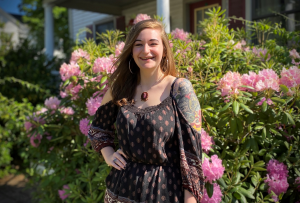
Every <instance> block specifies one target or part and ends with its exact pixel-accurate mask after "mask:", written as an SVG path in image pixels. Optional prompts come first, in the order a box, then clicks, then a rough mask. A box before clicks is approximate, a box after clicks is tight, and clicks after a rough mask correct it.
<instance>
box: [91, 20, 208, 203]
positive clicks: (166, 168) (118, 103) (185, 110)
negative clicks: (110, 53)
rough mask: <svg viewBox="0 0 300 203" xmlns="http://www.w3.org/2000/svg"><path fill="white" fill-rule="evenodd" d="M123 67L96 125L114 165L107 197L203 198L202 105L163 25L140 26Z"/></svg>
mask: <svg viewBox="0 0 300 203" xmlns="http://www.w3.org/2000/svg"><path fill="white" fill-rule="evenodd" d="M116 67H117V69H116V71H115V72H114V73H113V74H112V75H111V77H110V82H109V85H110V89H109V90H108V91H107V92H106V94H105V95H104V97H103V100H102V105H101V106H100V107H99V109H98V110H97V112H96V115H95V118H94V120H93V123H92V125H91V128H90V131H89V139H90V141H91V143H92V146H93V148H94V149H95V150H96V151H98V152H101V153H102V155H103V157H104V159H105V161H106V163H107V164H108V165H110V166H112V167H113V168H112V170H111V171H110V174H109V175H108V177H107V178H106V186H107V190H106V194H105V200H104V201H105V202H110V203H111V202H116V203H117V202H122V203H123V202H124V203H127V202H130V203H136V202H145V203H158V202H166V203H176V202H180V203H183V202H184V203H194V202H200V200H201V199H202V196H203V189H204V178H203V172H202V160H201V157H202V149H201V139H200V129H201V110H200V105H199V102H198V99H197V97H196V95H195V93H194V90H193V87H192V85H191V83H190V81H188V80H187V79H185V78H176V74H177V73H176V69H175V63H174V58H173V55H172V51H171V48H170V46H169V40H168V37H167V35H166V33H165V31H164V28H163V25H162V24H161V23H160V22H159V21H157V20H153V19H151V20H144V21H141V22H139V23H137V24H136V25H134V26H133V27H132V28H131V30H130V32H129V34H128V36H127V39H126V42H125V47H124V49H123V52H122V54H121V55H120V56H119V58H118V60H117V62H116ZM115 131H116V135H117V139H118V143H119V147H120V149H118V150H117V151H115V150H114V135H115Z"/></svg>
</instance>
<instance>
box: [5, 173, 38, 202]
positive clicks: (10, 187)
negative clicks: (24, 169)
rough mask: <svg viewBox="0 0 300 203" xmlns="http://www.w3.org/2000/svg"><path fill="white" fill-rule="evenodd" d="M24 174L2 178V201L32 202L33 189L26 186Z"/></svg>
mask: <svg viewBox="0 0 300 203" xmlns="http://www.w3.org/2000/svg"><path fill="white" fill-rule="evenodd" d="M27 182H28V181H27V180H26V178H25V176H24V175H8V176H6V177H4V178H2V179H0V202H1V203H31V202H32V198H31V193H32V192H33V189H30V188H28V187H26V184H27Z"/></svg>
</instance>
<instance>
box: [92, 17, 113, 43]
mask: <svg viewBox="0 0 300 203" xmlns="http://www.w3.org/2000/svg"><path fill="white" fill-rule="evenodd" d="M95 27H96V33H99V34H101V33H103V32H106V30H114V29H115V27H114V21H109V22H107V23H101V24H98V25H96V26H95ZM96 38H97V35H96ZM100 41H101V40H100V39H96V42H97V43H99V42H100Z"/></svg>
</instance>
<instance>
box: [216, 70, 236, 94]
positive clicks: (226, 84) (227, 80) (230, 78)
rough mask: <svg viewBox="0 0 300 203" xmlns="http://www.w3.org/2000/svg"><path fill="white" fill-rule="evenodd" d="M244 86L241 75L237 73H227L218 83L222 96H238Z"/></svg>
mask: <svg viewBox="0 0 300 203" xmlns="http://www.w3.org/2000/svg"><path fill="white" fill-rule="evenodd" d="M241 85H242V82H241V75H240V74H239V73H237V72H231V71H229V72H227V73H226V74H225V75H224V76H223V78H221V80H220V81H219V83H218V87H217V88H218V89H220V90H221V93H222V94H221V95H222V96H230V95H233V94H238V93H239V91H238V89H239V88H240V86H241Z"/></svg>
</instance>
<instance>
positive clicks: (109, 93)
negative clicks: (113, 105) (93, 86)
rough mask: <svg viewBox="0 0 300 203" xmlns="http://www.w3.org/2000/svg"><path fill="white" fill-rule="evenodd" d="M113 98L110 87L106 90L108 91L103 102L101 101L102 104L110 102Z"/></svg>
mask: <svg viewBox="0 0 300 203" xmlns="http://www.w3.org/2000/svg"><path fill="white" fill-rule="evenodd" d="M111 100H112V94H111V89H110V88H108V90H107V91H106V93H105V94H104V96H103V99H102V102H101V106H102V105H104V104H106V103H108V102H110V101H111Z"/></svg>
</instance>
